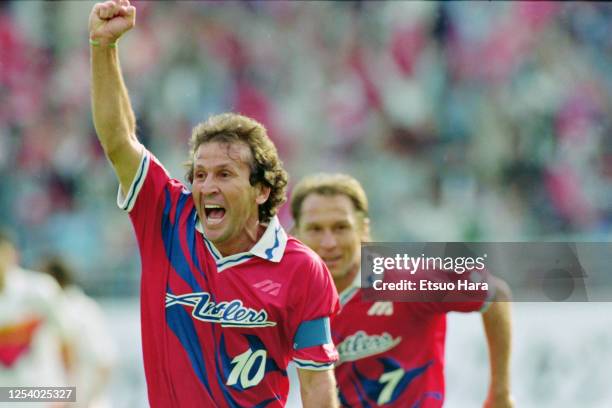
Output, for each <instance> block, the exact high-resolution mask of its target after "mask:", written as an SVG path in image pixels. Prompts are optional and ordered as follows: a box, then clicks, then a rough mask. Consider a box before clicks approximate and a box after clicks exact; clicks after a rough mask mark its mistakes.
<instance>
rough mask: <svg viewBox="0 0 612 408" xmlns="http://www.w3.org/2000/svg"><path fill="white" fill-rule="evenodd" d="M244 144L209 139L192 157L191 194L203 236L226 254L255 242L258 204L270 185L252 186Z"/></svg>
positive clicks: (264, 198) (247, 148)
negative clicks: (202, 229) (266, 186)
mask: <svg viewBox="0 0 612 408" xmlns="http://www.w3.org/2000/svg"><path fill="white" fill-rule="evenodd" d="M251 160H252V157H251V150H250V149H249V146H248V145H247V144H246V143H243V142H234V143H229V144H228V143H223V142H209V143H204V144H202V145H200V146H199V147H198V149H197V150H196V152H195V157H194V171H193V184H192V193H193V200H194V203H195V206H196V210H197V212H198V216H199V218H200V221H201V222H202V226H203V227H204V232H205V233H206V237H207V238H208V239H210V240H211V241H212V243H213V244H215V246H216V247H217V249H219V250H220V251H221V253H222V254H223V255H225V256H227V255H229V254H232V253H237V252H244V251H248V250H249V249H250V248H251V247H252V246H253V244H254V243H255V242H256V241H257V230H258V221H259V215H258V212H257V208H258V205H259V204H262V203H264V202H265V201H266V199H267V198H268V194H269V188H261V187H260V186H252V185H251V184H250V182H249V176H250V174H251V169H250V163H251Z"/></svg>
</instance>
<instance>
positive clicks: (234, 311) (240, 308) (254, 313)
mask: <svg viewBox="0 0 612 408" xmlns="http://www.w3.org/2000/svg"><path fill="white" fill-rule="evenodd" d="M174 305H185V306H192V307H193V311H192V312H191V315H192V316H193V317H194V318H196V319H198V320H201V321H203V322H210V323H220V324H221V326H223V327H266V326H276V322H270V321H268V313H266V311H265V310H263V309H261V310H254V309H251V308H249V307H245V306H244V305H243V304H242V301H241V300H239V299H234V300H232V301H229V302H227V301H223V302H219V303H215V302H213V301H212V300H211V299H210V294H209V293H207V292H198V293H188V294H186V295H179V296H175V295H173V294H170V293H166V307H167V308H168V307H170V306H174Z"/></svg>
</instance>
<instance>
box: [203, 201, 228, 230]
mask: <svg viewBox="0 0 612 408" xmlns="http://www.w3.org/2000/svg"><path fill="white" fill-rule="evenodd" d="M204 213H205V214H206V225H208V226H213V225H218V224H220V223H221V222H222V221H223V219H224V218H225V207H222V206H220V205H217V204H206V205H204Z"/></svg>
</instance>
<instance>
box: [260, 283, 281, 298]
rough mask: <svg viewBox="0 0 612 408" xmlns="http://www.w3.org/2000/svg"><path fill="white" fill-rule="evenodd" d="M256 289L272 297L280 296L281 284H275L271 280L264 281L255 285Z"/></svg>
mask: <svg viewBox="0 0 612 408" xmlns="http://www.w3.org/2000/svg"><path fill="white" fill-rule="evenodd" d="M253 287H254V288H257V289H261V291H262V292H266V293H269V294H271V295H272V296H276V295H278V292H279V291H280V288H281V284H280V283H277V282H273V281H271V280H270V279H266V280H263V281H261V282H258V283H256V284H254V285H253Z"/></svg>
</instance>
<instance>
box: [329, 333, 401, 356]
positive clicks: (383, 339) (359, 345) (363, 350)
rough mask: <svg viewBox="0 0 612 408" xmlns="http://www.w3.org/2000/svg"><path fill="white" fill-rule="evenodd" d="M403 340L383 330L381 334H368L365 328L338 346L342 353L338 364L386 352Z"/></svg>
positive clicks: (339, 352) (339, 351)
mask: <svg viewBox="0 0 612 408" xmlns="http://www.w3.org/2000/svg"><path fill="white" fill-rule="evenodd" d="M401 341H402V338H401V337H396V338H393V336H391V335H390V334H389V333H387V332H383V333H382V334H380V335H376V334H373V335H368V334H366V332H364V331H363V330H360V331H358V332H357V333H355V334H353V335H351V336H348V337H347V338H345V339H344V341H342V343H340V344H339V345H338V346H337V349H338V354H340V361H339V363H338V364H340V363H344V362H347V361H355V360H359V359H361V358H365V357H369V356H373V355H374V354H379V353H382V352H385V351H387V350H390V349H392V348H393V347H395V346H397V345H398V344H399V342H401Z"/></svg>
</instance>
